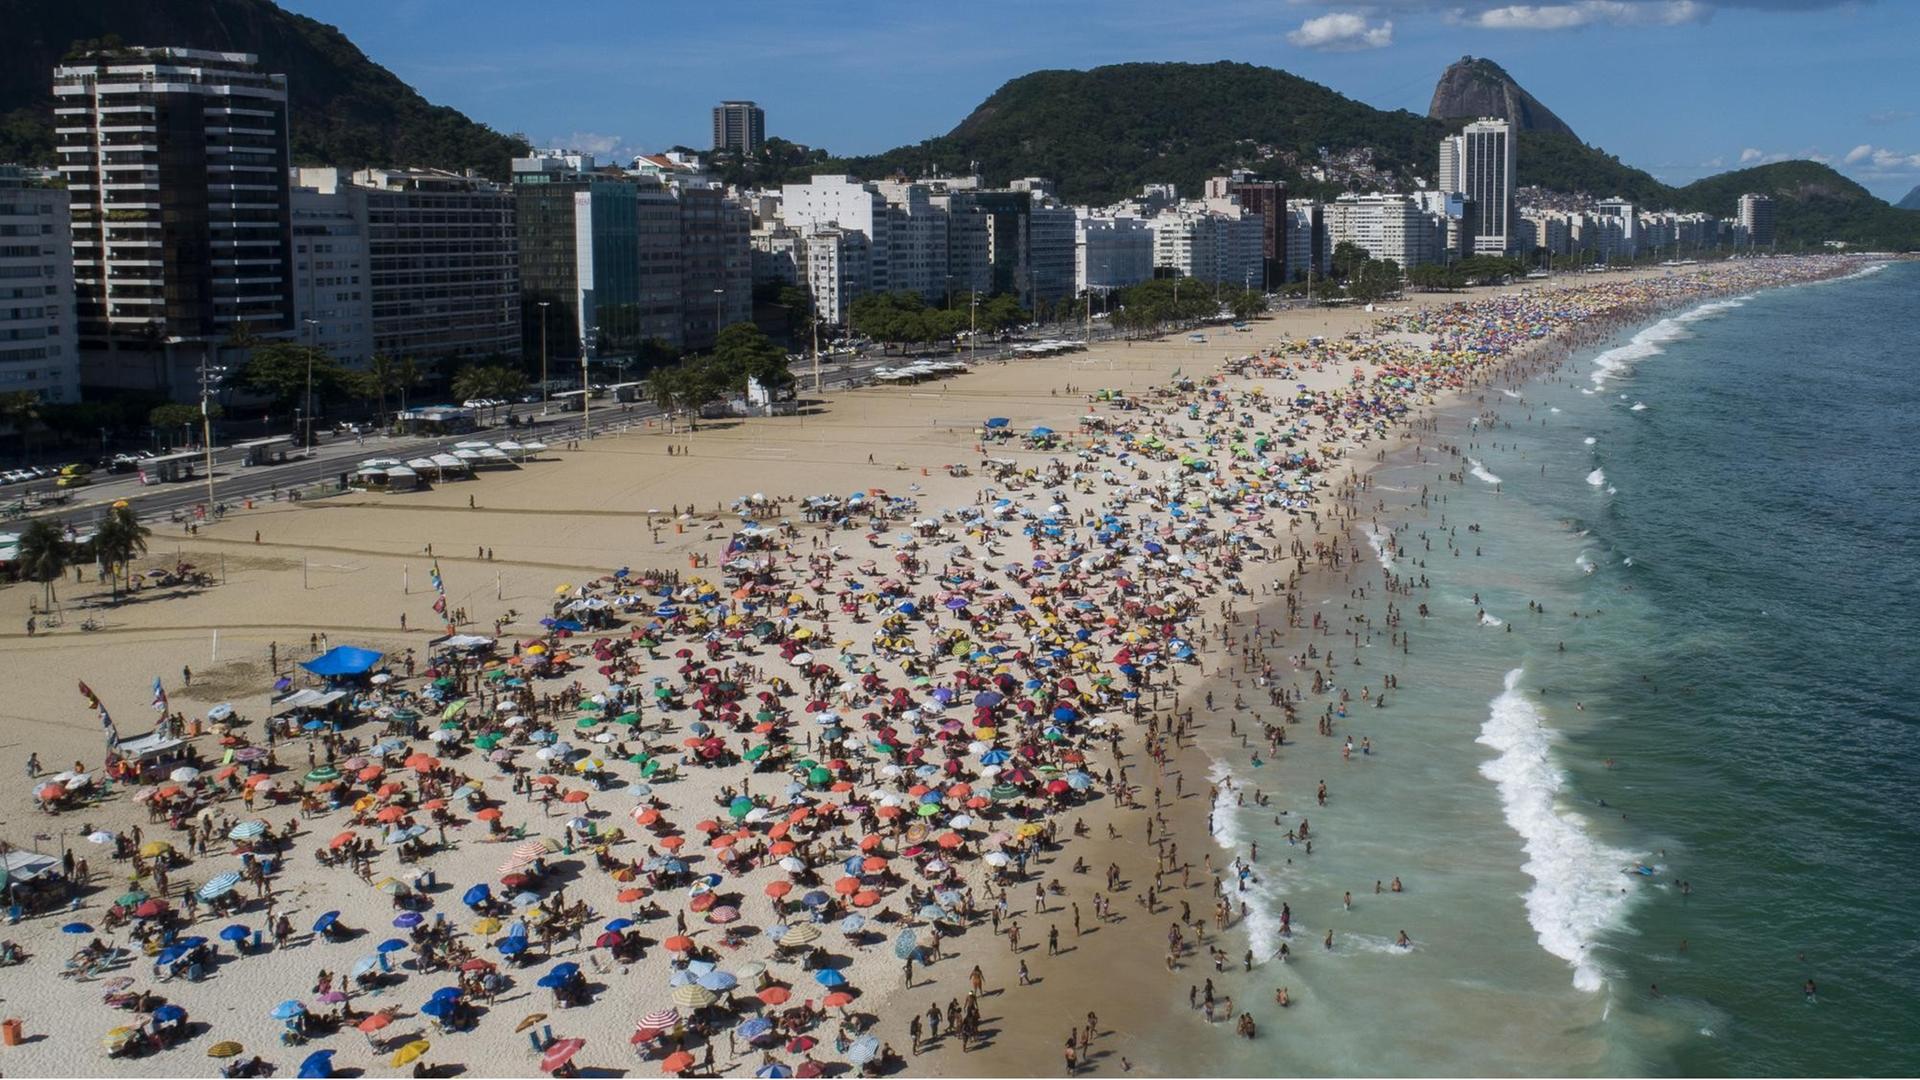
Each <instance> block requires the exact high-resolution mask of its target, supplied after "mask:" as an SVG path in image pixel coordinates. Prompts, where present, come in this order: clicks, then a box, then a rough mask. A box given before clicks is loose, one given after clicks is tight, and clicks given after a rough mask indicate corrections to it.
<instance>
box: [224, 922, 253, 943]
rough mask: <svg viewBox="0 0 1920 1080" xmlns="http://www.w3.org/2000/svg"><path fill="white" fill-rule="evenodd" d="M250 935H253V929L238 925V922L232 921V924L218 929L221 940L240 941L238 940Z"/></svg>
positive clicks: (243, 939) (245, 938)
mask: <svg viewBox="0 0 1920 1080" xmlns="http://www.w3.org/2000/svg"><path fill="white" fill-rule="evenodd" d="M252 936H253V931H252V930H249V929H247V928H246V927H244V926H242V925H240V924H239V923H234V924H233V925H232V926H229V927H226V928H225V929H223V930H221V931H220V940H221V941H234V942H240V941H245V940H247V939H248V938H250V937H252Z"/></svg>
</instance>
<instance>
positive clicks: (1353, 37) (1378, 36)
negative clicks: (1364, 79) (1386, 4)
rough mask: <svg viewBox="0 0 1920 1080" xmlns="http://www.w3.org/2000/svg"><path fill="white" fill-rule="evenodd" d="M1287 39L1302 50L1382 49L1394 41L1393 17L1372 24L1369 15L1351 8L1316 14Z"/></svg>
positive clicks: (1351, 50)
mask: <svg viewBox="0 0 1920 1080" xmlns="http://www.w3.org/2000/svg"><path fill="white" fill-rule="evenodd" d="M1287 42H1288V43H1289V44H1291V45H1294V46H1296V47H1298V48H1302V49H1321V50H1324V51H1327V52H1353V51H1356V50H1359V49H1381V48H1385V47H1386V46H1388V45H1391V44H1393V20H1392V19H1383V20H1382V21H1380V22H1379V23H1373V24H1369V23H1368V22H1367V20H1366V17H1365V16H1363V15H1356V14H1354V13H1353V12H1350V11H1335V12H1330V13H1328V14H1326V15H1316V16H1315V17H1313V18H1311V19H1308V20H1307V21H1306V22H1303V23H1301V24H1300V29H1298V30H1295V31H1293V32H1292V33H1290V34H1288V35H1287Z"/></svg>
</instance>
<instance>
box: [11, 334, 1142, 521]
mask: <svg viewBox="0 0 1920 1080" xmlns="http://www.w3.org/2000/svg"><path fill="white" fill-rule="evenodd" d="M1108 336H1110V331H1106V330H1105V329H1104V328H1103V329H1102V330H1100V331H1096V332H1095V334H1094V340H1096V341H1099V340H1105V339H1106V338H1107V337H1108ZM966 355H967V354H966V353H965V352H964V351H961V352H959V353H953V354H947V355H946V356H945V357H943V358H945V359H954V358H956V357H965V356H966ZM1012 355H1013V353H1012V347H1011V346H1009V345H1000V346H996V347H995V348H994V349H992V350H991V351H989V350H986V349H982V350H980V351H979V353H978V355H977V356H976V357H975V358H976V359H979V360H1004V359H1007V358H1009V357H1011V356H1012ZM914 359H916V358H915V357H900V356H886V355H873V354H863V355H859V356H856V357H854V358H852V359H851V360H850V361H844V362H838V363H828V362H827V360H826V358H825V357H822V358H821V360H822V364H821V367H822V376H821V384H822V389H833V388H836V387H841V386H845V385H847V384H848V383H852V382H855V381H858V380H860V379H863V378H865V377H867V376H869V375H871V374H872V373H873V371H874V369H876V368H880V367H885V366H888V365H902V364H907V363H911V362H912V361H913V360H914ZM936 359H938V358H936ZM795 367H796V368H798V369H799V370H798V371H797V374H798V375H799V383H798V386H799V388H800V389H801V391H802V392H805V391H806V390H807V389H810V388H811V386H812V384H813V380H812V371H811V366H810V364H808V363H806V362H801V363H797V364H795ZM539 410H540V406H539V405H538V404H537V403H536V404H532V405H516V406H513V407H512V409H511V410H509V409H501V410H499V412H501V413H507V412H511V413H512V414H513V415H514V417H515V420H516V423H521V424H523V425H524V424H525V423H527V422H531V423H532V425H533V426H531V427H528V426H519V427H515V428H513V429H511V431H507V430H506V429H502V428H497V427H496V428H491V429H484V430H482V431H478V432H469V433H467V434H465V435H454V436H447V437H442V438H412V437H405V436H371V437H369V438H368V439H367V441H365V442H361V441H359V440H358V439H357V438H356V437H353V436H340V437H335V438H332V439H329V440H326V441H318V442H316V444H315V446H314V448H313V456H311V457H294V458H289V459H288V460H287V461H286V462H285V463H283V464H279V465H261V466H253V467H243V466H242V465H241V463H240V456H239V455H238V454H237V453H235V452H234V451H233V450H232V448H231V447H224V448H222V447H216V448H215V450H214V495H215V498H216V499H218V500H219V502H220V503H221V504H224V505H226V506H236V505H239V504H241V503H243V502H244V501H245V500H247V499H249V498H252V499H254V500H256V501H258V500H260V499H263V498H265V497H266V496H267V495H268V493H269V492H272V491H276V490H278V491H286V490H291V489H295V488H303V487H308V486H311V485H314V484H319V483H323V482H327V481H332V480H336V479H338V478H339V476H340V474H341V473H345V472H352V471H353V469H354V467H355V466H356V465H357V464H358V463H359V462H360V461H362V460H364V459H366V458H372V457H387V458H401V459H403V460H404V459H406V458H415V457H421V456H425V455H431V454H436V453H441V452H444V451H449V450H451V449H452V448H453V446H454V444H456V443H460V442H465V441H467V440H472V439H485V438H495V439H499V438H508V437H511V438H514V439H518V440H536V441H541V442H550V440H562V439H571V438H577V437H579V435H580V422H579V417H578V416H577V415H576V414H572V413H562V414H552V415H550V417H549V418H548V419H545V420H542V419H541V418H540V417H539V415H538V414H539ZM660 415H661V411H660V409H659V407H658V406H656V405H654V404H652V403H651V402H633V403H630V404H624V403H615V402H612V401H609V402H608V403H607V404H606V405H604V406H603V405H599V404H596V405H595V406H594V407H593V409H592V430H593V432H595V433H599V432H604V431H608V430H610V429H614V428H618V427H622V426H628V425H632V424H633V423H635V422H636V421H645V420H650V419H655V418H657V417H659V416H660ZM552 416H561V417H564V418H565V419H558V420H556V419H553V418H552ZM198 467H199V468H204V466H203V465H201V466H198ZM94 475H95V476H96V477H99V478H100V479H99V480H97V481H96V482H95V483H93V484H90V485H88V486H87V487H84V488H81V489H79V490H78V491H77V492H75V502H74V503H70V504H68V505H65V506H48V507H43V508H41V509H38V510H34V511H32V512H31V513H29V514H28V515H27V516H28V517H30V518H32V517H50V518H55V519H57V520H60V521H63V522H67V523H70V524H72V525H74V526H75V527H76V528H81V529H84V528H86V527H87V526H89V525H90V524H92V523H93V522H95V521H97V520H98V519H99V518H100V517H102V516H103V515H104V514H105V513H106V510H107V508H108V507H109V506H111V505H112V504H113V503H114V502H115V501H117V500H121V499H125V500H127V501H128V502H130V503H132V504H133V505H134V506H135V507H136V508H137V509H138V510H139V511H140V516H141V518H142V519H143V520H145V521H146V522H147V524H149V525H158V524H159V523H160V522H162V521H165V520H167V519H168V517H169V515H171V514H173V513H175V512H187V513H191V512H192V511H193V509H194V508H195V507H198V506H201V505H203V504H204V503H205V502H206V501H207V481H206V477H205V476H200V477H198V478H197V479H194V480H186V481H181V482H178V483H171V484H165V485H159V486H145V485H142V484H141V483H140V480H139V477H138V476H137V475H136V474H133V473H106V472H96V473H95V474H94ZM51 487H52V481H38V482H34V483H30V484H23V485H18V487H17V489H16V488H15V486H13V485H9V487H8V489H7V490H6V491H5V492H4V493H3V494H0V500H4V501H6V502H13V501H15V500H18V499H21V498H22V497H24V496H25V494H26V493H27V490H34V491H45V490H48V489H50V488H51ZM18 528H19V522H18V521H12V522H6V523H0V531H6V532H12V531H15V530H17V529H18Z"/></svg>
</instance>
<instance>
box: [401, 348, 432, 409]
mask: <svg viewBox="0 0 1920 1080" xmlns="http://www.w3.org/2000/svg"><path fill="white" fill-rule="evenodd" d="M394 381H395V382H396V383H398V385H399V387H400V411H401V412H406V411H407V391H409V390H411V389H413V388H414V387H416V386H419V385H420V384H421V383H424V382H426V381H427V373H426V370H425V369H424V368H422V367H421V366H420V361H418V360H415V359H414V358H413V357H411V356H406V357H402V358H401V359H400V363H399V364H398V365H397V366H396V367H395V369H394Z"/></svg>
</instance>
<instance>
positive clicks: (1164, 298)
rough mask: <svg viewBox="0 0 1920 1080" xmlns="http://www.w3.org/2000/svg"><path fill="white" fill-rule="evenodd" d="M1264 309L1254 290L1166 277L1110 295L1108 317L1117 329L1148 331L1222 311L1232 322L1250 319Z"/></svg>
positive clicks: (1263, 299)
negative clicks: (1111, 297) (1226, 313)
mask: <svg viewBox="0 0 1920 1080" xmlns="http://www.w3.org/2000/svg"><path fill="white" fill-rule="evenodd" d="M1266 309H1267V298H1266V296H1265V295H1263V294H1262V293H1261V292H1260V291H1259V290H1257V289H1242V288H1239V287H1237V286H1222V285H1218V284H1216V283H1210V282H1205V281H1201V280H1200V279H1198V278H1189V277H1170V278H1154V279H1152V280H1150V281H1143V282H1141V283H1140V284H1138V285H1130V286H1128V287H1127V288H1124V289H1121V290H1120V291H1119V292H1118V293H1116V294H1114V308H1113V314H1112V316H1110V318H1111V319H1112V321H1113V325H1114V326H1115V327H1116V328H1118V329H1121V330H1126V331H1129V332H1132V331H1152V330H1156V329H1158V328H1160V327H1163V326H1166V325H1169V324H1174V323H1186V322H1198V321H1200V320H1202V319H1212V318H1217V317H1218V316H1219V315H1220V312H1221V311H1222V310H1226V311H1229V312H1231V313H1232V314H1233V317H1234V318H1236V319H1251V318H1253V317H1254V316H1255V315H1258V314H1260V313H1261V312H1262V311H1265V310H1266Z"/></svg>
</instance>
